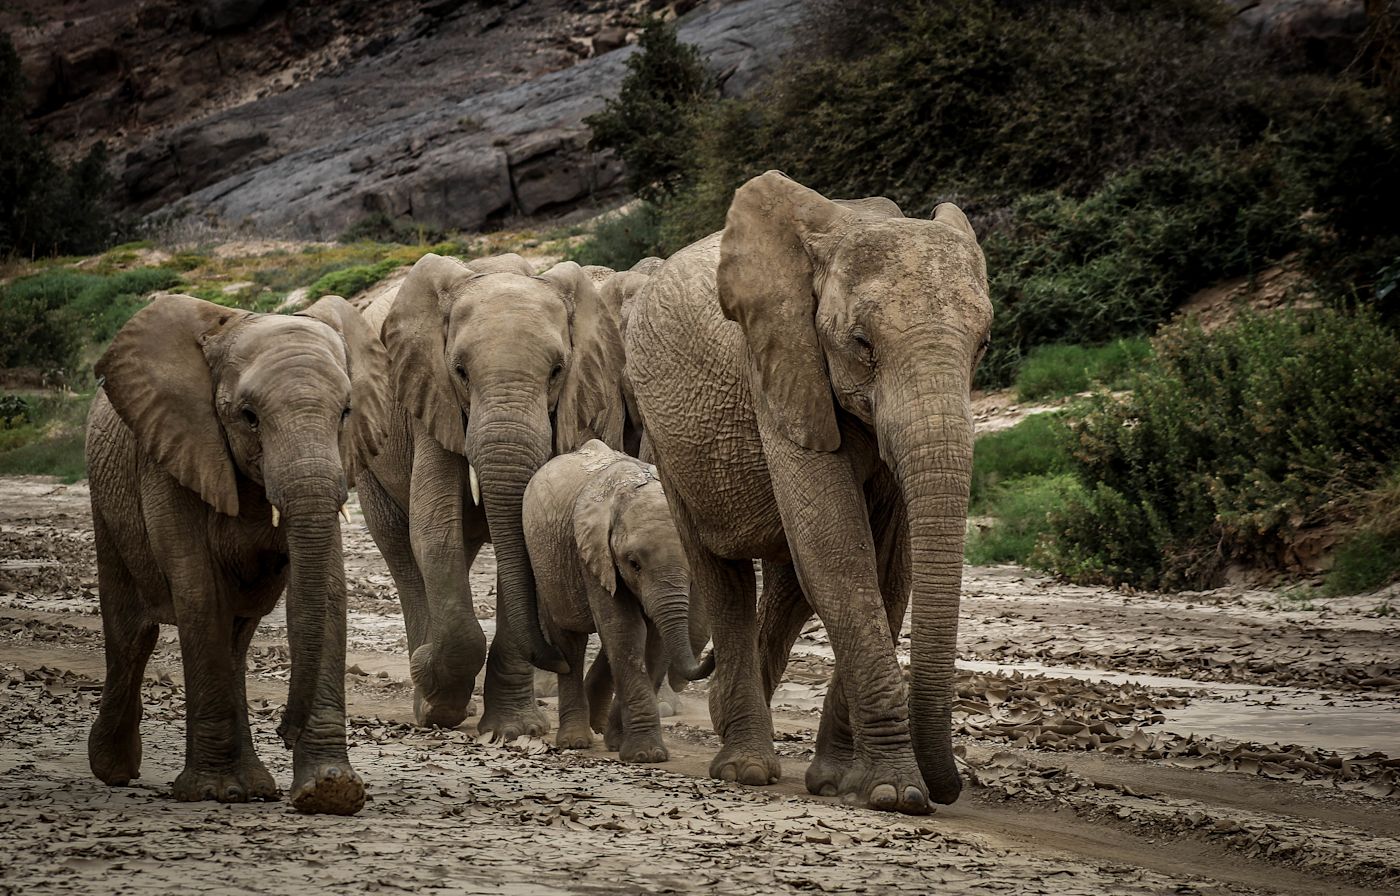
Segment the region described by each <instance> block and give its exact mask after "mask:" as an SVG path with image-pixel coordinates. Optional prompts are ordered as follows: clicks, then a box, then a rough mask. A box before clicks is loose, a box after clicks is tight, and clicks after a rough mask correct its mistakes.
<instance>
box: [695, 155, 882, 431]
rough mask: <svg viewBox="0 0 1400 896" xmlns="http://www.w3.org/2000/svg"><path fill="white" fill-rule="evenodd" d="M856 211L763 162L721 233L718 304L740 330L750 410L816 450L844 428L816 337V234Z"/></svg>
mask: <svg viewBox="0 0 1400 896" xmlns="http://www.w3.org/2000/svg"><path fill="white" fill-rule="evenodd" d="M854 218H855V213H854V212H853V211H849V210H847V209H846V208H843V207H842V206H841V205H839V204H837V203H835V202H833V201H831V200H830V199H827V198H826V197H824V196H822V195H821V194H820V193H817V192H816V191H815V190H809V189H807V188H806V187H804V186H802V185H801V184H799V183H797V182H796V181H793V180H790V179H789V178H788V177H786V176H785V175H783V174H782V173H781V172H778V171H769V172H767V173H765V174H760V175H759V176H758V177H755V178H753V179H751V180H750V181H748V182H747V183H745V184H744V185H743V186H742V187H740V188H739V189H738V190H737V191H735V193H734V201H733V202H732V203H731V204H730V206H729V214H728V215H727V216H726V218H725V221H724V234H723V236H721V237H720V259H719V271H718V275H717V285H718V288H719V302H720V307H721V308H722V309H723V310H724V316H725V317H727V318H729V319H730V320H732V321H735V322H736V323H738V324H739V326H741V327H742V328H743V330H744V337H745V340H746V341H747V343H748V347H749V361H750V371H749V376H750V381H751V384H752V387H753V394H754V399H755V404H756V409H757V410H758V413H759V414H761V415H762V416H764V417H765V418H766V419H767V420H768V421H769V422H770V423H771V424H773V425H774V426H775V427H776V428H777V430H778V431H779V432H781V433H782V434H783V435H784V436H786V437H787V438H788V439H790V440H791V441H793V442H795V443H797V444H798V445H801V446H803V447H804V448H809V449H812V450H814V451H835V450H836V449H837V448H838V447H840V445H841V432H840V430H839V429H838V428H837V425H836V408H835V404H834V402H833V400H832V396H831V380H830V378H829V376H828V374H827V371H826V359H825V357H824V356H823V354H822V349H821V344H820V342H819V341H818V339H817V328H816V322H815V316H816V310H817V299H816V294H815V285H814V282H813V278H814V276H815V274H816V271H817V266H816V256H817V250H816V248H815V247H814V245H813V243H814V242H815V241H817V240H819V239H820V237H822V236H824V235H826V234H828V233H831V232H832V231H834V230H836V229H837V228H838V227H840V226H841V225H842V224H843V223H846V222H848V221H850V220H853V219H854Z"/></svg>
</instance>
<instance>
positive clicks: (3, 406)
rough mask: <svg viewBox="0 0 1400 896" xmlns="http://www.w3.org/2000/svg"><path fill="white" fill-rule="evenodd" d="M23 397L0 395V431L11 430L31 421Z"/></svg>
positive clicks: (27, 405) (27, 406)
mask: <svg viewBox="0 0 1400 896" xmlns="http://www.w3.org/2000/svg"><path fill="white" fill-rule="evenodd" d="M32 419H33V418H32V416H31V415H30V413H29V402H28V400H26V399H25V397H24V396H23V395H0V429H13V428H15V427H16V426H23V425H25V424H26V423H29V422H31V421H32Z"/></svg>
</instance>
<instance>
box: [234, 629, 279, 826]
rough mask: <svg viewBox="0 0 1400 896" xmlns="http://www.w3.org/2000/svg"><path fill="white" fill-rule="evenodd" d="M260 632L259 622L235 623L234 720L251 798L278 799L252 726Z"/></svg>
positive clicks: (240, 761) (240, 755)
mask: <svg viewBox="0 0 1400 896" xmlns="http://www.w3.org/2000/svg"><path fill="white" fill-rule="evenodd" d="M257 630H258V620H257V619H250V618H248V617H242V616H240V617H237V618H235V619H234V620H233V645H232V652H231V657H232V660H233V689H234V694H233V710H234V713H235V718H234V721H235V722H236V723H237V725H238V743H239V756H238V759H239V764H240V765H241V766H242V776H243V780H244V781H245V782H246V783H247V787H248V799H250V800H275V799H277V797H278V795H279V794H280V791H279V790H278V787H277V781H276V780H275V779H274V778H273V777H272V773H271V772H269V771H268V770H267V766H265V765H263V764H262V760H260V759H258V754H257V749H256V748H255V747H254V746H253V729H252V727H251V726H250V725H249V724H248V689H247V677H248V645H250V644H251V643H252V641H253V633H254V632H256V631H257Z"/></svg>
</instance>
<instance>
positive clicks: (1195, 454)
mask: <svg viewBox="0 0 1400 896" xmlns="http://www.w3.org/2000/svg"><path fill="white" fill-rule="evenodd" d="M1131 385H1132V393H1131V394H1130V395H1128V396H1126V397H1113V396H1110V395H1107V394H1101V395H1099V396H1097V397H1096V398H1094V399H1092V400H1091V402H1090V404H1089V405H1088V406H1087V410H1085V411H1084V412H1083V414H1082V416H1080V417H1079V418H1078V419H1076V420H1073V421H1071V430H1072V432H1073V441H1072V445H1071V456H1072V468H1073V470H1074V472H1075V473H1076V474H1077V475H1078V476H1079V478H1080V480H1081V482H1083V484H1084V486H1085V491H1084V494H1083V496H1082V497H1080V498H1078V499H1075V500H1072V501H1071V502H1070V505H1069V506H1068V508H1067V509H1066V510H1065V512H1064V513H1063V514H1060V515H1059V516H1058V517H1057V519H1056V528H1057V533H1056V536H1055V537H1054V539H1053V540H1052V541H1051V542H1050V543H1049V544H1048V545H1047V548H1046V552H1045V557H1046V559H1047V561H1048V562H1050V563H1051V564H1052V565H1053V566H1054V567H1055V568H1056V569H1058V570H1060V571H1061V572H1064V573H1066V574H1068V575H1071V576H1072V577H1075V578H1078V579H1082V580H1100V581H1111V582H1120V581H1123V582H1130V583H1132V584H1135V585H1144V586H1182V585H1184V586H1189V587H1204V586H1208V585H1211V584H1214V583H1215V582H1216V581H1217V580H1218V578H1219V575H1220V573H1221V571H1222V570H1223V569H1224V568H1225V566H1226V565H1228V564H1230V563H1234V562H1241V563H1245V564H1249V565H1252V566H1259V567H1264V568H1276V569H1277V568H1288V567H1289V566H1290V565H1291V564H1293V563H1295V562H1296V560H1297V558H1296V556H1295V554H1294V548H1295V547H1296V546H1297V545H1298V544H1299V543H1300V542H1301V541H1302V540H1303V539H1304V537H1305V536H1306V535H1307V534H1308V533H1310V532H1314V531H1316V530H1317V529H1318V528H1319V527H1323V526H1328V525H1335V524H1337V523H1338V522H1339V520H1341V519H1342V518H1343V517H1344V515H1345V514H1346V513H1347V508H1348V507H1349V506H1350V505H1351V503H1352V502H1353V501H1354V499H1355V496H1356V495H1358V494H1361V493H1363V492H1364V491H1365V490H1366V489H1368V488H1370V487H1371V486H1372V484H1373V483H1374V482H1376V481H1377V479H1378V478H1379V477H1380V475H1381V474H1382V473H1383V472H1384V471H1385V470H1386V469H1387V468H1388V467H1389V466H1390V465H1391V464H1392V463H1393V462H1394V461H1395V460H1396V459H1397V456H1400V403H1397V402H1396V401H1395V395H1396V394H1397V393H1400V337H1397V335H1396V334H1395V333H1394V332H1392V331H1390V330H1388V329H1387V328H1385V327H1384V326H1382V325H1381V324H1380V323H1379V322H1378V321H1377V320H1376V317H1375V316H1374V315H1373V314H1371V313H1358V314H1354V315H1351V314H1344V313H1340V312H1337V311H1331V310H1319V311H1315V312H1298V313H1279V314H1275V315H1272V316H1269V317H1254V316H1247V317H1245V318H1243V319H1241V320H1240V321H1239V322H1238V323H1237V324H1236V325H1234V326H1232V327H1230V328H1227V329H1223V330H1220V331H1218V332H1215V333H1211V334H1207V333H1205V332H1203V331H1202V330H1201V329H1200V328H1199V327H1198V326H1196V325H1195V324H1191V323H1187V324H1183V325H1179V326H1175V327H1172V328H1169V329H1168V330H1166V331H1164V333H1163V334H1162V335H1161V336H1160V337H1159V338H1158V340H1157V342H1156V344H1155V346H1154V351H1153V356H1152V358H1151V359H1150V360H1149V362H1148V363H1147V365H1146V366H1145V367H1144V368H1143V369H1142V370H1140V371H1139V372H1138V373H1137V374H1136V375H1135V376H1134V377H1133V378H1132V383H1131Z"/></svg>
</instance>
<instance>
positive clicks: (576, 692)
mask: <svg viewBox="0 0 1400 896" xmlns="http://www.w3.org/2000/svg"><path fill="white" fill-rule="evenodd" d="M550 636H551V639H552V640H553V641H554V643H555V644H556V645H557V646H558V647H559V650H560V652H561V653H563V654H564V659H565V660H566V661H567V662H568V664H569V671H568V672H567V673H564V674H561V675H560V676H559V733H558V735H556V736H555V739H554V743H555V745H557V746H558V747H559V748H560V749H562V750H587V749H588V748H589V747H591V746H593V729H592V727H591V726H590V725H589V723H588V712H589V706H588V696H587V693H586V692H585V690H584V682H583V656H584V653H585V652H586V650H587V647H588V636H587V635H584V634H580V633H578V632H566V631H558V630H556V631H553V632H551V633H550Z"/></svg>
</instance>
